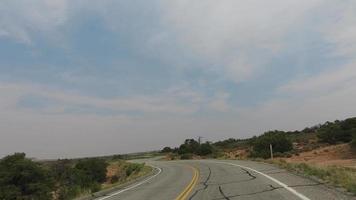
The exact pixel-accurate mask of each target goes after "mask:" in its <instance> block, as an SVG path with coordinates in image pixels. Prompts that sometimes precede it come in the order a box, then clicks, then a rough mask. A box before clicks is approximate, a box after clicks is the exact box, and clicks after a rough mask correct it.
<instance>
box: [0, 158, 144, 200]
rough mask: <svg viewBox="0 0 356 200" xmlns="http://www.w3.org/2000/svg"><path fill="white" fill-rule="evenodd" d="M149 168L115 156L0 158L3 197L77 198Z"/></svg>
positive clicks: (0, 179) (65, 199)
mask: <svg viewBox="0 0 356 200" xmlns="http://www.w3.org/2000/svg"><path fill="white" fill-rule="evenodd" d="M149 171H150V168H149V167H147V166H145V165H144V164H136V163H129V162H126V161H124V160H120V159H116V158H113V157H111V159H107V158H106V159H104V158H84V159H71V160H70V159H64V160H57V161H46V162H34V161H32V160H31V159H29V158H26V156H25V154H24V153H15V154H13V155H9V156H6V157H4V158H2V159H1V160H0V199H6V200H18V199H23V200H26V199H28V200H31V199H38V200H67V199H74V198H76V197H79V196H83V195H90V194H91V193H94V192H97V191H99V190H101V189H102V188H108V187H111V186H113V185H117V184H119V183H124V182H126V181H129V180H132V179H133V178H135V177H139V176H142V175H145V174H147V173H149Z"/></svg>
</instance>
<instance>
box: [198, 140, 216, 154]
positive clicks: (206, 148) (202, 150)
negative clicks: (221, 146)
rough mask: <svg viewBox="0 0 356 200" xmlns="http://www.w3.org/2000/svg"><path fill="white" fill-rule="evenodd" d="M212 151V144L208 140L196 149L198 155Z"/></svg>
mask: <svg viewBox="0 0 356 200" xmlns="http://www.w3.org/2000/svg"><path fill="white" fill-rule="evenodd" d="M212 153H213V146H212V145H211V144H210V143H209V142H206V143H204V144H201V145H200V147H199V150H198V155H200V156H206V155H209V154H212Z"/></svg>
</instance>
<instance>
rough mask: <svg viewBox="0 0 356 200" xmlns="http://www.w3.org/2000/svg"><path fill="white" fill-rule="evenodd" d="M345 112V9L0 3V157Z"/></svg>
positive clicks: (148, 145)
mask: <svg viewBox="0 0 356 200" xmlns="http://www.w3.org/2000/svg"><path fill="white" fill-rule="evenodd" d="M355 115H356V1H355V0H343V1H335V0H269V1H261V0H249V1H246V0H219V1H216V0H196V1H191V0H169V1H167V0H150V1H147V0H125V1H123V0H2V1H0V156H3V155H6V154H10V153H13V152H26V153H27V154H28V155H29V156H36V157H39V158H56V157H73V156H88V155H103V154H112V153H126V152H136V151H144V150H154V149H160V148H162V147H163V146H166V145H171V146H176V145H178V144H180V143H181V142H182V141H183V140H184V139H185V138H196V137H197V136H203V137H204V139H205V140H211V141H216V140H220V139H226V138H229V137H234V138H244V137H249V136H252V135H255V134H261V133H263V132H264V131H267V130H272V129H282V130H295V129H302V128H304V127H306V126H311V125H315V124H317V123H319V122H324V121H326V120H335V119H343V118H346V117H350V116H355Z"/></svg>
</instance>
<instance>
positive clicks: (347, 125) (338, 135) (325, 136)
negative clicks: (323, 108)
mask: <svg viewBox="0 0 356 200" xmlns="http://www.w3.org/2000/svg"><path fill="white" fill-rule="evenodd" d="M355 133H356V118H349V119H346V120H344V121H335V122H326V123H325V124H323V125H322V126H321V128H320V129H319V130H318V138H319V139H320V141H321V142H326V143H329V144H336V143H338V142H350V141H351V140H352V135H353V134H355Z"/></svg>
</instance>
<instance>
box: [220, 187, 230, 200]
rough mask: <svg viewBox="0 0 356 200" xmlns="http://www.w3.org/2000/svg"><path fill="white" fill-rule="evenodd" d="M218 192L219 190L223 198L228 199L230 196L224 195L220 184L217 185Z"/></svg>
mask: <svg viewBox="0 0 356 200" xmlns="http://www.w3.org/2000/svg"><path fill="white" fill-rule="evenodd" d="M219 192H220V194H221V195H222V196H223V197H224V199H226V200H230V198H229V197H228V196H226V195H225V193H224V192H223V191H222V188H221V186H220V185H219Z"/></svg>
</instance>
